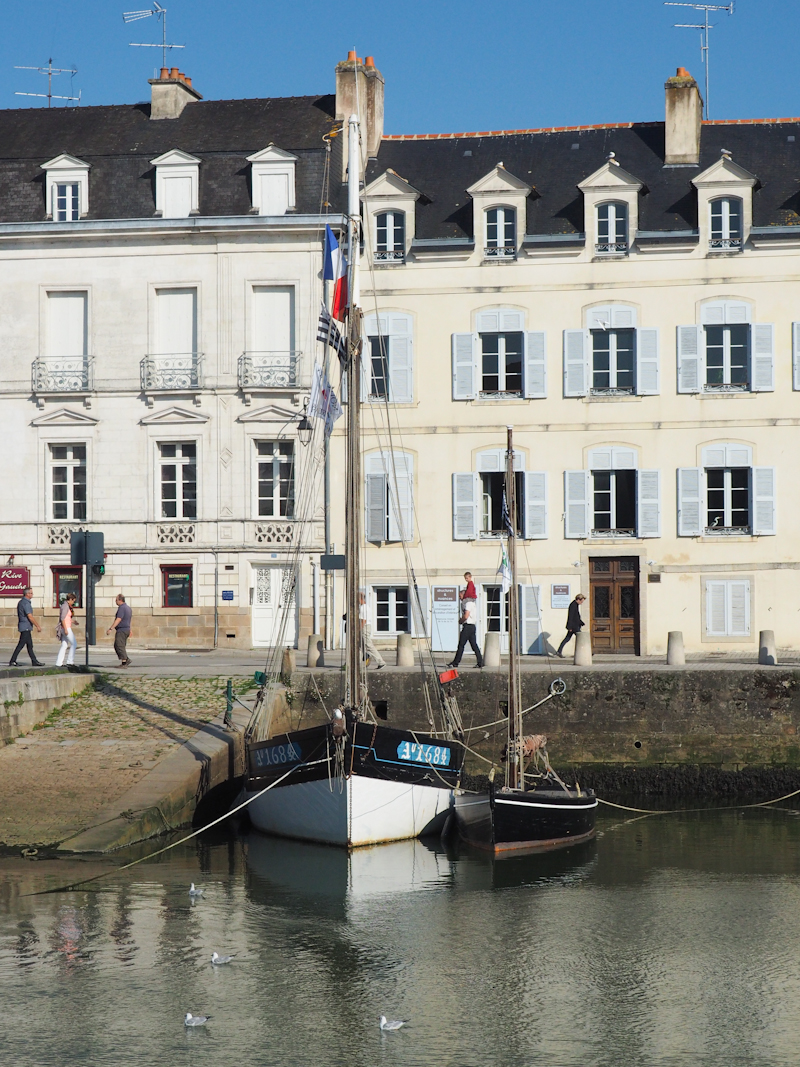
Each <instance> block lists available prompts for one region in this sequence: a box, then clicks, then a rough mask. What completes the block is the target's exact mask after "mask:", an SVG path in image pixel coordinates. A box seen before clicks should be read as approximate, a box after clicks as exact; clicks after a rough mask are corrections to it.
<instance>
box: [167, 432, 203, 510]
mask: <svg viewBox="0 0 800 1067" xmlns="http://www.w3.org/2000/svg"><path fill="white" fill-rule="evenodd" d="M158 447H159V452H160V464H161V518H162V519H196V518H197V445H196V444H195V442H194V441H185V442H179V443H176V444H161V445H159V446H158Z"/></svg>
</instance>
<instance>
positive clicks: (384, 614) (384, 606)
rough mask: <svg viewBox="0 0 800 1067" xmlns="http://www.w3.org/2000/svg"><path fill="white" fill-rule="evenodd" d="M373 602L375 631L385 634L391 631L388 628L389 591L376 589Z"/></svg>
mask: <svg viewBox="0 0 800 1067" xmlns="http://www.w3.org/2000/svg"><path fill="white" fill-rule="evenodd" d="M375 600H376V606H375V629H376V630H377V631H378V632H379V633H386V632H388V631H389V630H390V629H391V627H390V626H389V590H388V589H376V590H375Z"/></svg>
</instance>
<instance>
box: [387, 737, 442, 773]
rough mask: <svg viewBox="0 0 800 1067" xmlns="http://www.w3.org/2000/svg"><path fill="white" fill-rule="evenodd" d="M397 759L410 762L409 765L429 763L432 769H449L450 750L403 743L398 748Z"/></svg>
mask: <svg viewBox="0 0 800 1067" xmlns="http://www.w3.org/2000/svg"><path fill="white" fill-rule="evenodd" d="M397 758H398V759H401V760H408V762H409V763H429V764H430V765H431V766H432V767H449V766H450V749H449V748H444V747H440V746H439V745H420V744H416V743H414V742H411V741H401V742H400V744H399V745H398V746H397Z"/></svg>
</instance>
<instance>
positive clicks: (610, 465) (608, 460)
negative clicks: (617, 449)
mask: <svg viewBox="0 0 800 1067" xmlns="http://www.w3.org/2000/svg"><path fill="white" fill-rule="evenodd" d="M612 457H613V449H612V448H591V449H590V450H589V456H588V459H589V470H590V471H610V470H613V469H614V461H613V458H612Z"/></svg>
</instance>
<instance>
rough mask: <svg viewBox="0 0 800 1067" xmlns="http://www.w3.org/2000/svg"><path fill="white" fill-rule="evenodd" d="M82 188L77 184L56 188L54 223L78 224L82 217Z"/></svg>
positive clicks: (72, 183) (70, 183) (57, 186)
mask: <svg viewBox="0 0 800 1067" xmlns="http://www.w3.org/2000/svg"><path fill="white" fill-rule="evenodd" d="M80 191H81V187H80V185H79V184H78V183H77V182H68V183H66V184H63V185H62V184H61V182H59V183H58V185H56V186H54V201H55V202H54V204H53V221H54V222H77V221H78V219H79V218H80V217H81V206H80V204H81V200H80Z"/></svg>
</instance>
